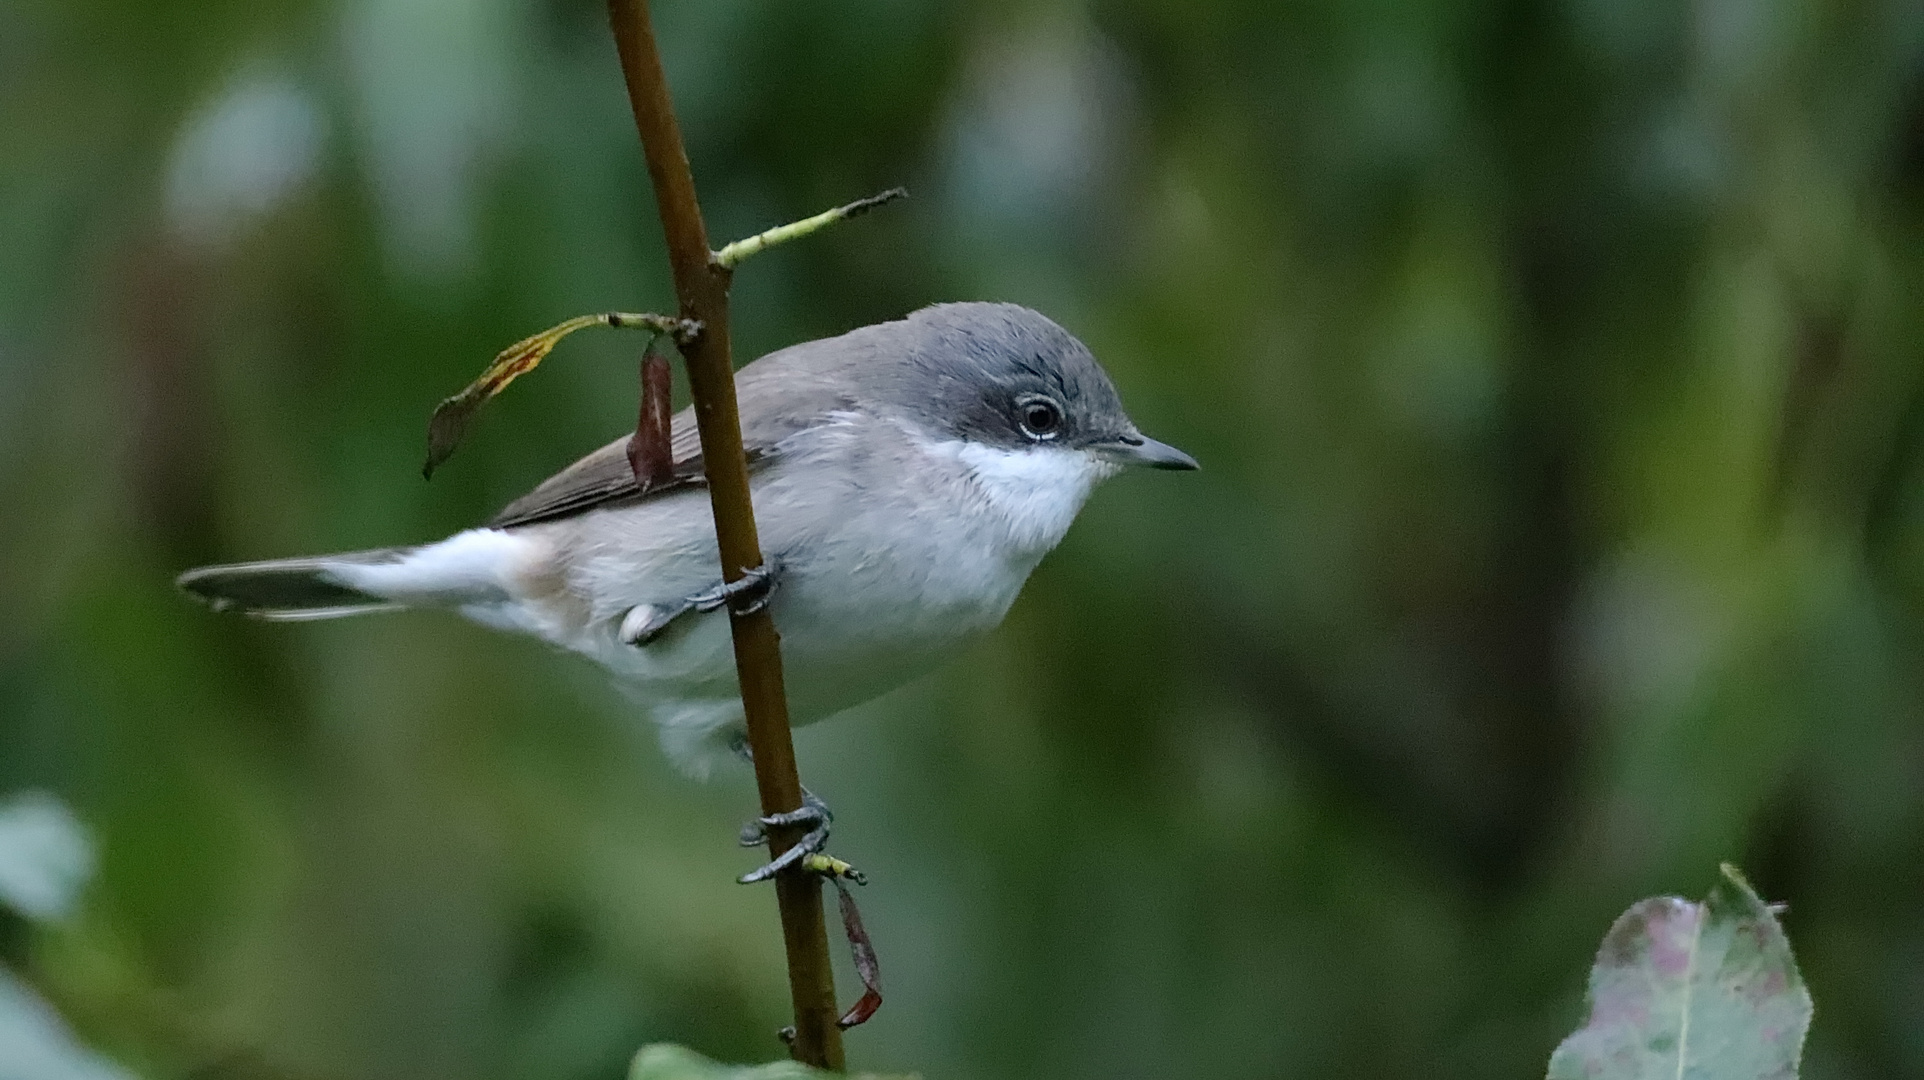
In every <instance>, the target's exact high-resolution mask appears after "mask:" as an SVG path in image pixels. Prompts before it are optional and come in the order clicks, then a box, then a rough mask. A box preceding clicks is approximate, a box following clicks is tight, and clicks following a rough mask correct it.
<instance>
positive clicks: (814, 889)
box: [608, 0, 843, 1071]
mask: <svg viewBox="0 0 1924 1080" xmlns="http://www.w3.org/2000/svg"><path fill="white" fill-rule="evenodd" d="M608 19H609V22H610V23H611V24H612V26H613V28H614V34H615V45H616V47H617V48H618V49H619V51H620V53H621V71H622V75H623V76H624V77H625V79H626V80H627V83H628V103H629V105H631V106H632V107H633V108H634V112H635V127H636V128H637V129H638V130H639V131H640V133H641V146H642V151H643V153H644V154H646V156H647V158H648V175H649V177H650V179H652V180H653V181H654V188H655V205H656V207H657V208H658V209H659V210H660V211H661V228H662V233H663V234H664V236H665V237H666V239H667V241H668V261H669V264H670V266H671V267H672V269H673V271H674V277H675V297H676V299H677V300H678V301H679V303H680V305H681V317H682V318H684V319H693V320H696V321H697V322H699V323H700V324H701V331H700V332H699V333H698V334H695V335H692V336H691V337H690V338H689V340H687V341H686V342H684V343H682V344H681V351H682V357H683V359H684V361H685V363H686V364H687V368H688V384H689V388H690V390H691V391H692V393H693V397H694V405H695V422H696V426H697V427H698V429H699V431H700V434H701V450H702V461H703V467H704V469H705V471H706V473H707V478H708V493H709V499H710V501H711V503H712V504H713V508H714V513H715V537H716V539H717V540H718V541H720V545H721V563H722V579H723V580H724V581H729V582H734V581H739V580H740V579H741V578H742V577H743V575H744V574H746V573H747V572H748V571H750V570H753V569H755V568H756V567H759V566H761V565H762V549H761V541H760V539H759V538H758V537H757V536H756V532H755V510H754V505H753V504H752V503H751V502H750V501H749V493H748V459H747V457H746V456H745V455H744V454H743V452H742V432H741V417H740V415H739V413H738V412H737V410H736V405H735V372H734V366H733V364H732V363H731V361H730V358H729V343H728V285H729V279H730V278H731V277H732V276H733V273H732V271H731V270H730V269H729V268H728V267H727V266H726V265H724V264H723V263H722V262H721V261H720V260H718V259H716V258H715V257H714V256H713V254H712V253H711V252H710V251H709V248H708V229H707V226H705V225H704V224H703V223H702V217H701V204H700V203H699V202H697V201H696V198H695V178H694V176H693V174H691V173H690V172H689V169H688V154H687V151H685V150H684V149H683V148H682V142H681V129H680V125H678V124H677V123H676V121H675V109H674V105H673V103H672V102H671V101H670V99H669V96H668V83H667V80H666V78H665V77H664V76H663V75H662V70H661V55H660V52H659V51H658V50H657V49H656V47H655V33H654V28H653V26H652V25H651V24H650V21H649V16H648V3H647V0H608ZM730 621H731V626H732V628H733V631H734V639H735V671H736V674H737V676H738V677H739V678H740V680H741V691H742V710H743V712H744V714H745V715H746V720H747V725H748V745H749V748H750V749H751V750H752V751H753V752H754V755H755V786H756V787H757V788H758V789H759V790H760V793H761V803H762V812H763V813H764V814H774V813H779V812H782V811H786V810H795V809H798V808H800V807H801V805H802V783H801V778H800V777H799V776H798V775H797V774H796V771H795V745H794V741H793V739H792V738H791V736H790V733H789V727H788V699H787V696H786V695H785V694H784V692H783V689H782V654H781V642H780V639H779V638H778V637H777V636H776V634H775V623H774V621H773V620H772V619H771V618H770V617H769V612H768V608H767V607H766V606H764V607H763V608H762V609H761V610H760V611H756V612H753V613H751V614H746V615H744V614H739V613H736V612H734V611H733V610H732V609H731V612H730ZM802 832H803V830H802V829H800V828H795V827H787V828H773V829H770V830H768V851H769V856H770V858H773V857H775V856H777V855H780V854H781V853H782V852H784V851H787V850H788V849H789V848H790V847H792V846H794V844H795V843H796V842H797V841H798V840H800V839H801V834H802ZM775 897H776V902H777V904H778V905H779V906H780V908H781V917H782V939H783V941H784V943H785V944H786V945H787V949H788V985H789V990H790V992H791V993H792V995H793V997H794V1000H795V1038H794V1040H793V1041H792V1042H791V1043H790V1051H791V1053H793V1054H794V1056H795V1058H796V1059H797V1060H799V1061H802V1062H805V1063H807V1064H809V1065H814V1066H817V1067H820V1068H826V1069H834V1070H837V1071H840V1070H841V1069H842V1067H843V1059H842V1033H841V1030H840V1029H839V1028H837V1027H836V1026H835V1019H836V1010H835V976H834V971H833V969H832V968H830V966H829V954H828V931H827V927H826V925H825V924H824V922H823V912H822V887H821V882H820V881H819V880H817V879H816V878H815V877H814V876H813V875H811V874H806V873H783V874H778V875H776V877H775Z"/></svg>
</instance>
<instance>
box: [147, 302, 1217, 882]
mask: <svg viewBox="0 0 1924 1080" xmlns="http://www.w3.org/2000/svg"><path fill="white" fill-rule="evenodd" d="M736 386H737V392H738V396H739V399H740V403H741V420H742V435H743V439H744V441H745V442H746V444H747V449H748V455H749V468H750V482H751V487H752V492H753V499H754V504H755V516H756V520H757V523H758V525H759V529H760V534H761V541H762V547H763V550H764V551H765V552H766V553H767V554H768V557H769V563H770V566H771V567H772V575H771V576H770V577H769V578H768V579H766V580H764V581H763V582H762V587H763V588H765V589H766V590H767V592H766V594H765V595H766V596H767V602H768V603H769V604H770V605H771V606H770V611H771V614H772V616H773V618H774V620H775V624H776V627H777V629H778V630H779V631H780V633H781V637H782V655H783V661H784V668H785V669H786V673H787V677H788V690H789V698H790V714H791V717H792V720H793V722H794V723H795V724H796V725H797V726H799V725H802V724H810V723H814V722H815V721H817V720H820V719H823V718H825V717H828V716H831V715H834V714H835V713H838V712H841V711H842V710H844V709H848V708H850V707H852V706H854V705H858V704H861V703H862V702H865V701H868V700H870V699H871V698H874V697H877V696H879V695H881V694H882V693H884V692H886V691H888V690H890V689H893V688H894V687H897V686H900V685H901V684H903V683H905V682H907V681H909V680H910V679H913V678H915V677H916V676H918V675H920V674H922V673H923V672H925V671H928V670H929V669H931V668H932V667H934V666H935V665H936V664H937V663H938V662H939V661H940V660H942V659H943V658H944V657H945V656H947V655H949V654H950V653H951V652H952V651H954V650H955V649H956V648H957V647H958V646H960V645H962V644H963V643H965V642H967V641H968V640H970V639H971V638H974V637H976V636H977V635H980V634H982V633H984V632H986V631H988V630H990V629H992V628H994V627H995V626H996V624H998V623H1000V622H1001V621H1002V617H1003V615H1004V614H1005V613H1006V612H1007V611H1008V610H1009V605H1010V604H1011V603H1013V602H1014V600H1015V597H1016V593H1017V592H1018V591H1019V590H1020V589H1021V588H1022V583H1023V582H1024V581H1026V580H1027V579H1028V577H1029V572H1030V571H1032V570H1034V569H1035V567H1036V564H1037V563H1038V562H1040V561H1041V559H1042V557H1043V556H1044V555H1046V554H1048V552H1049V551H1050V549H1052V548H1054V547H1055V546H1056V544H1057V543H1058V542H1060V541H1061V540H1062V537H1063V535H1064V534H1065V533H1067V532H1068V530H1069V525H1070V523H1071V522H1073V521H1074V520H1075V516H1076V514H1077V512H1078V511H1080V510H1081V509H1082V505H1083V503H1084V501H1086V500H1087V499H1088V497H1089V494H1090V492H1091V491H1092V490H1093V489H1094V488H1095V486H1096V484H1097V483H1098V482H1100V481H1102V480H1103V479H1105V478H1107V477H1109V476H1112V475H1114V474H1115V473H1116V472H1118V471H1120V469H1121V468H1122V467H1123V466H1126V465H1146V466H1149V467H1152V468H1159V469H1194V468H1196V462H1195V460H1194V459H1193V458H1191V457H1190V456H1189V455H1187V454H1185V453H1183V452H1182V451H1180V450H1177V449H1176V448H1174V447H1172V446H1168V445H1165V444H1163V443H1160V442H1157V441H1156V440H1154V439H1151V438H1148V437H1146V436H1145V435H1143V434H1142V433H1141V432H1140V431H1138V430H1136V425H1135V424H1134V423H1132V422H1131V421H1130V419H1129V417H1128V415H1127V414H1126V413H1124V412H1123V408H1122V402H1121V401H1120V400H1119V399H1118V398H1117V396H1116V389H1115V386H1114V385H1113V384H1112V383H1111V382H1110V381H1109V376H1108V375H1107V374H1106V373H1105V372H1104V371H1103V370H1102V367H1101V365H1100V364H1098V363H1097V362H1096V359H1095V357H1094V356H1092V355H1090V353H1089V350H1088V349H1087V348H1086V347H1085V346H1084V345H1083V344H1082V343H1081V342H1080V341H1078V340H1076V339H1075V337H1073V336H1072V335H1070V334H1069V333H1068V332H1067V331H1066V330H1064V329H1062V328H1061V327H1060V326H1057V325H1056V324H1055V323H1053V322H1051V321H1050V320H1048V319H1047V318H1044V317H1043V316H1042V315H1040V314H1037V313H1036V312H1034V311H1030V310H1029V309H1027V308H1023V307H1018V306H1016V305H1013V304H985V303H968V304H940V305H937V306H934V307H928V308H924V309H922V310H920V311H917V312H915V313H914V314H912V315H910V316H909V317H908V318H906V319H902V320H900V321H896V322H887V323H881V324H878V325H875V326H865V327H862V328H861V329H859V330H853V331H850V332H849V333H846V334H843V335H841V336H840V337H833V338H826V339H823V340H820V341H811V342H807V343H804V344H801V345H795V346H792V347H790V348H786V349H782V350H780V351H779V352H775V353H771V354H769V355H767V356H764V357H762V358H761V359H759V360H757V361H755V362H754V363H752V364H749V365H748V366H747V367H745V368H743V369H742V370H741V371H740V373H739V374H738V375H737V377H736ZM627 442H628V439H627V436H623V437H622V438H620V439H617V440H615V441H614V442H611V443H609V444H608V445H607V446H604V447H602V448H601V449H599V450H597V451H595V452H594V453H591V454H589V455H588V456H587V457H584V458H582V459H581V460H580V461H577V462H576V463H575V464H573V465H571V466H569V467H568V468H566V469H564V470H562V471H561V472H560V473H558V474H556V475H555V476H554V477H552V478H551V479H549V480H548V481H547V482H545V483H543V484H542V485H541V486H539V487H537V488H535V489H534V490H533V491H532V492H530V493H529V494H527V495H526V496H523V497H522V498H520V499H517V500H516V501H515V502H513V503H512V504H510V505H509V506H508V507H507V508H506V509H505V510H503V511H501V513H500V514H499V515H497V516H496V517H495V519H494V520H493V521H491V522H489V523H488V524H487V525H486V526H485V527H482V528H478V529H470V530H467V531H465V532H461V533H456V534H455V535H454V536H451V537H449V538H447V539H445V540H442V541H440V542H439V543H433V544H425V545H422V546H419V547H401V548H383V549H380V550H376V551H359V552H351V553H345V554H339V555H320V556H315V557H311V558H300V559H276V560H271V561H267V562H252V563H240V564H236V565H232V566H210V567H204V568H202V569H198V570H190V571H188V572H187V573H185V574H182V575H181V577H180V586H181V587H182V588H183V589H186V590H187V591H188V592H190V593H192V594H194V595H195V596H197V597H200V598H201V599H203V600H205V601H206V602H207V603H209V604H211V605H212V606H213V607H214V608H216V609H234V610H239V611H242V612H245V613H247V614H249V615H254V616H258V617H260V618H264V619H283V620H298V619H328V618H335V617H338V616H344V615H359V614H362V613H364V612H372V611H392V610H397V609H401V608H447V609H452V610H454V611H458V612H460V613H461V614H463V615H465V616H467V617H468V618H470V619H473V620H475V621H477V622H480V623H484V624H486V625H488V626H492V627H497V628H500V629H504V630H513V631H518V632H520V633H525V634H532V635H533V636H535V637H538V638H541V639H542V640H544V641H548V642H551V643H553V644H555V645H559V646H561V647H562V648H565V649H570V650H573V651H575V652H578V653H582V654H584V655H586V656H588V657H590V658H592V659H594V660H595V661H596V662H598V663H600V664H601V665H602V666H603V667H606V668H608V669H609V670H610V671H612V672H613V673H614V674H615V677H616V679H617V681H618V682H619V683H620V684H621V685H622V686H623V687H624V689H626V690H628V691H630V692H631V693H632V694H633V695H634V696H635V697H636V698H637V699H639V701H640V702H641V704H642V705H643V707H644V708H645V709H646V710H647V711H648V713H649V714H650V715H651V716H652V718H653V719H654V721H655V722H656V724H657V725H659V728H660V734H661V741H662V745H663V747H664V749H665V750H666V751H667V753H668V755H669V757H670V758H671V759H672V760H674V761H675V762H676V763H677V764H678V765H679V766H680V767H681V768H683V769H684V770H685V771H687V772H689V773H691V774H695V775H704V774H706V773H707V772H708V770H709V769H710V767H711V765H712V763H713V762H714V761H715V760H716V759H717V758H719V757H723V756H726V754H727V753H728V752H729V751H731V750H739V748H740V746H741V745H742V743H743V739H744V736H745V732H744V729H743V724H742V705H741V699H740V697H739V694H738V691H737V687H736V683H735V670H734V655H733V652H732V650H731V646H730V636H729V625H728V617H727V614H726V612H725V611H723V610H722V609H723V608H724V606H725V598H726V597H725V593H724V591H723V590H722V588H721V587H720V556H719V553H718V551H717V547H716V543H715V529H714V522H713V520H712V519H711V517H710V511H709V504H708V497H707V494H706V492H705V491H703V490H702V488H701V486H700V485H701V475H702V474H701V459H700V447H699V444H698V442H697V439H696V432H695V423H694V416H693V413H692V412H691V411H690V410H683V411H682V412H681V413H680V414H678V415H677V416H676V417H675V418H674V425H673V449H674V460H675V479H674V480H673V481H671V482H669V483H667V484H665V485H658V486H656V487H653V488H651V489H650V490H649V491H647V492H646V493H641V492H639V491H638V489H637V486H636V483H635V478H634V475H633V472H632V470H631V468H630V466H629V463H628V458H627V453H626V448H627ZM813 805H814V806H816V807H819V804H813ZM820 817H821V821H820V824H822V825H824V826H825V824H826V811H825V809H824V810H822V813H821V815H820ZM822 839H825V833H824V834H823V836H822V837H820V838H815V844H814V846H816V847H819V846H820V843H821V840H822ZM797 850H798V851H799V850H800V849H799V848H798V849H797Z"/></svg>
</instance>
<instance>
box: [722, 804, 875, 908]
mask: <svg viewBox="0 0 1924 1080" xmlns="http://www.w3.org/2000/svg"><path fill="white" fill-rule="evenodd" d="M834 821H835V815H834V814H833V813H830V812H829V809H828V804H827V803H825V802H823V801H822V800H821V799H819V798H817V797H816V796H815V794H814V793H813V792H811V791H808V790H807V789H803V791H802V805H801V806H800V807H798V808H796V809H794V810H785V811H783V812H781V813H777V814H768V815H765V816H763V817H759V818H756V819H755V820H753V821H751V822H749V823H748V824H746V825H744V826H742V832H741V844H742V846H743V847H758V846H760V845H762V844H765V843H767V842H768V830H769V829H773V828H785V827H790V826H804V827H806V828H807V829H808V832H807V833H805V834H803V836H802V838H801V839H800V840H797V841H796V842H795V844H794V846H793V847H790V848H789V849H788V850H787V851H784V852H782V853H781V854H780V855H777V856H776V857H775V858H774V859H772V860H771V861H769V862H768V863H766V864H765V865H763V866H762V867H760V868H759V869H756V870H753V871H750V872H749V873H746V874H743V875H742V876H741V877H740V878H739V879H738V880H739V881H740V882H741V883H742V884H744V885H752V884H754V883H755V882H758V881H767V880H768V879H770V878H772V877H774V876H775V875H776V874H779V873H782V872H783V871H785V870H790V869H796V870H803V871H807V872H809V873H814V874H820V875H822V876H823V877H830V878H842V879H845V880H848V881H853V882H855V883H856V884H858V885H862V884H866V883H867V881H868V879H867V878H866V877H864V876H863V875H862V872H861V871H860V870H857V869H855V867H853V866H850V865H849V864H848V863H846V862H844V861H843V860H841V859H838V858H835V857H834V856H832V855H826V854H823V851H822V849H823V848H825V847H827V846H828V833H829V826H830V825H832V824H833V823H834Z"/></svg>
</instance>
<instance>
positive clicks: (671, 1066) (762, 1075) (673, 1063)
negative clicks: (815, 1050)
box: [628, 1043, 914, 1080]
mask: <svg viewBox="0 0 1924 1080" xmlns="http://www.w3.org/2000/svg"><path fill="white" fill-rule="evenodd" d="M819 1077H833V1078H834V1080H914V1078H913V1077H910V1076H880V1075H878V1074H875V1073H860V1074H856V1075H853V1076H844V1075H842V1074H840V1073H830V1072H823V1071H822V1070H820V1069H811V1068H809V1067H808V1066H807V1065H803V1064H802V1063H800V1062H797V1061H771V1062H769V1063H768V1064H766V1065H723V1064H721V1063H719V1062H715V1061H710V1060H709V1059H707V1058H705V1057H702V1056H701V1055H700V1054H697V1053H695V1052H694V1051H693V1050H689V1049H687V1048H685V1047H680V1046H674V1045H671V1044H669V1043H656V1044H654V1045H653V1046H644V1047H642V1048H641V1052H640V1053H639V1054H636V1055H635V1062H634V1064H633V1065H630V1066H629V1067H628V1080H815V1078H819Z"/></svg>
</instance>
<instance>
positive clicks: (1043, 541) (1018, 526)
mask: <svg viewBox="0 0 1924 1080" xmlns="http://www.w3.org/2000/svg"><path fill="white" fill-rule="evenodd" d="M921 449H922V450H923V452H925V453H927V454H928V455H930V456H931V457H933V458H937V459H948V460H952V461H955V462H957V463H958V464H960V465H961V466H962V467H963V468H964V469H966V470H967V473H968V477H969V479H970V481H971V482H972V484H973V486H974V487H975V489H976V490H977V492H978V493H979V500H978V508H979V509H980V510H981V512H983V513H985V514H986V515H988V518H989V521H988V522H987V523H988V524H990V525H991V526H992V527H993V528H994V529H995V530H997V531H999V532H1001V533H1002V534H1003V536H1002V539H1003V542H1004V543H1006V544H1007V545H1008V548H1009V551H1010V553H1011V554H1015V555H1033V556H1034V557H1035V558H1037V559H1040V558H1041V557H1042V556H1043V555H1046V554H1048V552H1049V551H1050V550H1051V549H1052V548H1054V547H1055V546H1056V545H1057V544H1059V543H1061V542H1062V538H1063V537H1064V536H1066V535H1067V534H1068V532H1069V526H1070V525H1072V524H1074V523H1075V520H1076V514H1078V513H1080V512H1081V510H1082V504H1083V503H1085V502H1087V501H1088V500H1089V494H1090V493H1091V492H1093V491H1094V490H1095V487H1096V485H1097V484H1098V483H1100V482H1102V481H1103V480H1105V479H1107V478H1108V477H1111V476H1114V475H1115V473H1116V466H1115V465H1112V464H1110V463H1109V462H1106V461H1103V460H1101V459H1099V458H1096V457H1094V456H1093V455H1090V454H1087V453H1084V452H1083V451H1080V450H1072V449H1070V448H1068V447H1060V446H1051V445H1049V444H1047V443H1043V444H1039V445H1036V446H1031V447H1024V448H1022V449H1019V450H1008V449H1003V448H1000V447H994V446H988V445H986V444H983V443H972V442H962V441H961V440H948V441H944V442H925V443H923V444H922V447H921Z"/></svg>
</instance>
